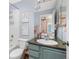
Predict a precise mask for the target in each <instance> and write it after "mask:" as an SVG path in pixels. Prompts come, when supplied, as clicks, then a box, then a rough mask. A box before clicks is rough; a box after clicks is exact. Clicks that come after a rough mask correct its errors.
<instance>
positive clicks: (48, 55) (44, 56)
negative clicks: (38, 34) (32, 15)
mask: <svg viewBox="0 0 79 59" xmlns="http://www.w3.org/2000/svg"><path fill="white" fill-rule="evenodd" d="M57 42H58V45H54V46H50V45H49V46H48V45H43V44H40V43H38V42H36V40H35V39H34V40H31V41H29V59H66V46H65V45H63V42H62V41H61V40H59V41H57Z"/></svg>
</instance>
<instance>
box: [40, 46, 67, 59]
mask: <svg viewBox="0 0 79 59" xmlns="http://www.w3.org/2000/svg"><path fill="white" fill-rule="evenodd" d="M41 59H66V53H65V52H64V51H61V50H57V49H53V48H47V47H45V48H44V47H43V48H42V58H41Z"/></svg>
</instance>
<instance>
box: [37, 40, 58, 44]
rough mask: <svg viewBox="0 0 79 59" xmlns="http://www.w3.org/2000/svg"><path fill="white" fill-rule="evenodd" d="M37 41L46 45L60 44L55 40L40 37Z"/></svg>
mask: <svg viewBox="0 0 79 59" xmlns="http://www.w3.org/2000/svg"><path fill="white" fill-rule="evenodd" d="M37 42H38V43H40V44H44V45H57V44H58V43H57V42H56V41H54V40H45V39H38V40H37Z"/></svg>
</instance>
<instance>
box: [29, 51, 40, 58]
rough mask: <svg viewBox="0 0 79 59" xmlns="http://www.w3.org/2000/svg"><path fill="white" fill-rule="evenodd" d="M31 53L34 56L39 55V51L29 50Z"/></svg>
mask: <svg viewBox="0 0 79 59" xmlns="http://www.w3.org/2000/svg"><path fill="white" fill-rule="evenodd" d="M29 55H30V56H33V57H39V52H36V51H32V50H30V51H29Z"/></svg>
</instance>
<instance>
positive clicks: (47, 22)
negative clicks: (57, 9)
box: [40, 13, 55, 39]
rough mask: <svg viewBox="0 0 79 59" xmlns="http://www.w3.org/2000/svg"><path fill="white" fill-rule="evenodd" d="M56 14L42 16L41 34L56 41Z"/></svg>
mask: <svg viewBox="0 0 79 59" xmlns="http://www.w3.org/2000/svg"><path fill="white" fill-rule="evenodd" d="M54 25H55V24H54V13H51V14H45V15H40V30H41V31H40V32H41V34H47V35H48V36H49V38H51V39H54V34H55V33H54V31H55V27H54Z"/></svg>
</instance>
